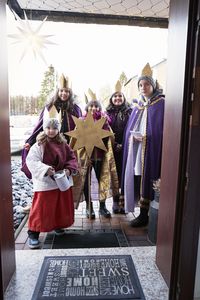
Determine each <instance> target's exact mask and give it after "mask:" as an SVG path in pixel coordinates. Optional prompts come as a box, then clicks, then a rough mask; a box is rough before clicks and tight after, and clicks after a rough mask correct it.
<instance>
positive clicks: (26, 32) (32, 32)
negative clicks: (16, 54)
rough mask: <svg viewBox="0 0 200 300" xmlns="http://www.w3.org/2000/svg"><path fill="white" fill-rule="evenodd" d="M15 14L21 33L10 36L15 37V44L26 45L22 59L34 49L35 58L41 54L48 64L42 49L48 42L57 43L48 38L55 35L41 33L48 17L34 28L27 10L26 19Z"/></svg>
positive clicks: (10, 35)
mask: <svg viewBox="0 0 200 300" xmlns="http://www.w3.org/2000/svg"><path fill="white" fill-rule="evenodd" d="M15 16H16V19H17V22H18V26H17V29H18V30H19V33H18V34H9V35H8V37H10V38H13V39H15V42H13V43H14V44H16V43H21V44H22V45H23V46H24V49H23V52H22V55H21V58H20V61H21V60H22V59H23V58H24V56H25V55H26V53H27V52H28V51H32V52H33V54H34V57H35V58H37V57H38V56H39V57H40V58H41V59H42V60H43V61H44V62H45V64H47V63H46V60H45V58H44V56H43V53H42V50H43V48H46V45H47V44H54V45H55V43H53V42H51V41H49V40H48V38H49V37H51V36H53V35H41V34H40V30H41V28H42V26H43V25H44V23H45V21H46V19H47V17H45V18H44V20H43V21H42V23H41V24H40V25H39V26H38V27H37V28H36V29H32V28H31V24H30V22H29V20H28V18H27V16H26V13H25V12H24V17H25V20H21V19H20V18H19V17H18V16H17V15H16V14H15Z"/></svg>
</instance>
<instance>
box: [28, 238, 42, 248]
mask: <svg viewBox="0 0 200 300" xmlns="http://www.w3.org/2000/svg"><path fill="white" fill-rule="evenodd" d="M28 246H29V248H30V249H37V248H39V247H40V242H39V241H38V240H37V239H31V238H29V239H28Z"/></svg>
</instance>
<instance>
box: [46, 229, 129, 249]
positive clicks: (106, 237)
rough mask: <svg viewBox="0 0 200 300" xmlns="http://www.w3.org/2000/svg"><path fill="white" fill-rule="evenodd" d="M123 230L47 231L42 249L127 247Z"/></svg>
mask: <svg viewBox="0 0 200 300" xmlns="http://www.w3.org/2000/svg"><path fill="white" fill-rule="evenodd" d="M128 246H129V244H128V241H127V239H126V236H125V234H124V232H123V231H122V230H120V229H116V230H115V229H110V230H106V229H105V230H103V229H100V230H99V229H97V230H94V229H92V230H66V233H65V235H62V236H56V235H55V234H54V233H53V232H52V233H48V234H47V236H46V239H45V241H44V244H43V247H42V248H43V249H73V248H108V247H128Z"/></svg>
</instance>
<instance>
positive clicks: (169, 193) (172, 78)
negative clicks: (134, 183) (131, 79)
mask: <svg viewBox="0 0 200 300" xmlns="http://www.w3.org/2000/svg"><path fill="white" fill-rule="evenodd" d="M199 3H200V0H196V1H189V0H171V2H170V19H169V54H168V72H167V92H166V111H165V122H164V123H165V125H164V144H163V160H162V174H161V197H160V211H159V220H158V244H157V254H156V262H157V265H158V267H159V269H160V271H161V273H162V275H163V277H164V278H165V280H166V282H167V283H168V285H169V287H170V290H169V299H170V300H173V299H176V300H177V299H179V300H185V299H193V292H194V282H195V270H196V257H197V248H198V239H199V224H200V199H199V195H200V184H199V172H200V151H199V149H200V36H199V13H198V11H199ZM188 275H189V276H188Z"/></svg>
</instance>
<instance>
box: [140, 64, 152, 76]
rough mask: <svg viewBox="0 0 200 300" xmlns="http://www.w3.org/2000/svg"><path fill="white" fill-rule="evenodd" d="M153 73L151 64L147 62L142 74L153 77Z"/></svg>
mask: <svg viewBox="0 0 200 300" xmlns="http://www.w3.org/2000/svg"><path fill="white" fill-rule="evenodd" d="M152 75H153V71H152V69H151V67H150V64H149V63H147V64H146V65H145V66H144V68H143V69H142V74H141V76H148V77H152Z"/></svg>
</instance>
